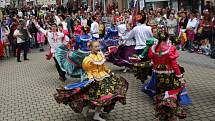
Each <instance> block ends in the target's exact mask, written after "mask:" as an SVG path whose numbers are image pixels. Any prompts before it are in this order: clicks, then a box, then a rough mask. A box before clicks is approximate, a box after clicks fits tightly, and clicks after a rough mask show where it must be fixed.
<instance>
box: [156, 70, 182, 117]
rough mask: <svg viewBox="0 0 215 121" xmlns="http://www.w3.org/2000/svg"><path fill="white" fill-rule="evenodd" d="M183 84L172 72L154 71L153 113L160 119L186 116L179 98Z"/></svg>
mask: <svg viewBox="0 0 215 121" xmlns="http://www.w3.org/2000/svg"><path fill="white" fill-rule="evenodd" d="M183 86H184V83H182V82H180V81H179V79H178V78H177V77H176V76H175V74H174V73H171V74H158V73H156V96H155V113H156V117H157V118H159V119H160V120H161V121H176V120H177V118H185V117H186V115H185V113H184V112H183V110H182V107H181V105H180V98H179V96H180V93H181V92H182V89H183ZM170 92H171V93H172V92H174V93H172V94H171V93H170ZM167 93H170V94H168V95H167Z"/></svg>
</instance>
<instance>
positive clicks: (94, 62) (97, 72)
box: [82, 52, 110, 81]
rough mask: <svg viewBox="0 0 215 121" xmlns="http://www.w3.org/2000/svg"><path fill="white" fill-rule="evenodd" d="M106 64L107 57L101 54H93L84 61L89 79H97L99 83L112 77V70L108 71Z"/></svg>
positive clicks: (84, 67) (83, 65)
mask: <svg viewBox="0 0 215 121" xmlns="http://www.w3.org/2000/svg"><path fill="white" fill-rule="evenodd" d="M104 63H105V57H104V55H103V54H102V53H101V52H99V53H98V54H92V53H91V54H90V55H89V56H87V57H86V58H85V59H84V61H83V63H82V67H83V69H84V71H85V72H86V73H87V77H88V78H89V79H95V80H97V81H99V80H103V79H104V78H105V77H109V76H110V75H109V73H110V69H108V68H107V66H106V65H105V64H104Z"/></svg>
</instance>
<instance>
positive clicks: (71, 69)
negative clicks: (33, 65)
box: [55, 35, 91, 81]
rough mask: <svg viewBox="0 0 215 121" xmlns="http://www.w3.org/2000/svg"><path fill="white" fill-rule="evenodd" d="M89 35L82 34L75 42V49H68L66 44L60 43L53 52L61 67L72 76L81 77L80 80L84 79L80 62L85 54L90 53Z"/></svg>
mask: <svg viewBox="0 0 215 121" xmlns="http://www.w3.org/2000/svg"><path fill="white" fill-rule="evenodd" d="M90 40H91V36H88V35H82V36H80V37H79V38H78V42H76V43H75V47H76V50H69V49H68V48H67V46H65V45H62V46H61V47H59V48H58V49H57V51H56V52H55V58H56V59H57V61H58V63H59V65H60V67H61V69H62V70H63V71H65V72H66V73H67V74H68V75H70V76H72V77H81V78H82V81H83V80H84V79H86V75H85V72H84V71H83V69H82V62H83V60H84V58H85V57H86V56H88V55H89V54H90V51H89V48H88V43H89V42H90Z"/></svg>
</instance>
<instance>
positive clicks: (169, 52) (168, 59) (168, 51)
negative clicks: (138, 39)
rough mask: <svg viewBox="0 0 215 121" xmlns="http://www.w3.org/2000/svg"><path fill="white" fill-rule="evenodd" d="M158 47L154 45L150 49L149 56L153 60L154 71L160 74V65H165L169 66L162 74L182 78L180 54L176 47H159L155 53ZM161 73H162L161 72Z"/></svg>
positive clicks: (168, 45) (167, 45)
mask: <svg viewBox="0 0 215 121" xmlns="http://www.w3.org/2000/svg"><path fill="white" fill-rule="evenodd" d="M155 48H156V45H153V46H152V47H151V48H150V49H149V53H148V56H149V58H151V59H152V63H153V69H154V71H156V72H158V73H159V70H156V68H157V67H158V65H160V64H164V65H166V66H167V69H166V70H162V72H167V73H175V74H176V76H177V77H181V76H182V75H181V72H180V68H179V65H178V63H177V58H178V57H179V53H178V52H177V50H176V47H175V46H173V45H171V44H166V45H163V47H162V48H161V46H159V47H158V48H157V51H155ZM159 51H162V53H159ZM160 72H161V71H160Z"/></svg>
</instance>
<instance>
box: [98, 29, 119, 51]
mask: <svg viewBox="0 0 215 121" xmlns="http://www.w3.org/2000/svg"><path fill="white" fill-rule="evenodd" d="M118 39H119V36H118V30H117V29H116V27H111V28H108V29H107V32H106V35H105V37H104V40H103V41H102V42H101V49H102V52H104V53H109V52H110V51H111V49H112V48H115V47H116V46H118V45H119V42H118Z"/></svg>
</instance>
